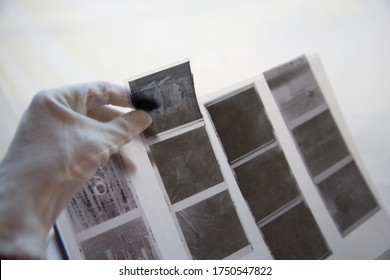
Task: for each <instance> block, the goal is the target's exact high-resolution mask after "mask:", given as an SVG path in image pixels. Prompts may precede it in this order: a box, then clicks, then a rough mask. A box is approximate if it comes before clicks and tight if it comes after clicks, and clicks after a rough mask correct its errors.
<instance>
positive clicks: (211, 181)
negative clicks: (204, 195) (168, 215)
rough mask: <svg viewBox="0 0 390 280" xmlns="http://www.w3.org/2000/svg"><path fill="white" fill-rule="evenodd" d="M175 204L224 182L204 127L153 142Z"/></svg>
mask: <svg viewBox="0 0 390 280" xmlns="http://www.w3.org/2000/svg"><path fill="white" fill-rule="evenodd" d="M150 150H151V153H152V156H153V158H154V160H155V162H156V165H157V168H158V170H159V173H160V175H161V178H162V181H163V182H164V186H165V188H166V191H167V194H168V196H169V199H170V201H171V203H172V204H174V203H176V202H179V201H181V200H183V199H185V198H188V197H190V196H192V195H194V194H196V193H198V192H201V191H203V190H205V189H207V188H210V187H212V186H215V185H217V184H219V183H221V182H223V177H222V174H221V170H220V168H219V165H218V162H217V160H216V158H215V155H214V152H213V149H212V147H211V144H210V141H209V138H208V136H207V133H206V130H205V128H204V127H200V128H197V129H194V130H191V131H189V132H186V133H183V134H180V135H178V136H176V137H173V138H170V139H167V140H165V141H162V142H159V143H156V144H154V145H151V146H150Z"/></svg>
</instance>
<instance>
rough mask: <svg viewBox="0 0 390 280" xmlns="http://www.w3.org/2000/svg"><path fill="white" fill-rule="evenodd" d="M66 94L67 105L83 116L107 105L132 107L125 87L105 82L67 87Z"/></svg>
mask: <svg viewBox="0 0 390 280" xmlns="http://www.w3.org/2000/svg"><path fill="white" fill-rule="evenodd" d="M66 93H67V94H65V99H66V101H67V103H68V105H69V106H70V107H71V108H73V109H74V110H76V111H78V112H81V113H83V114H86V112H87V111H88V110H91V109H94V108H99V107H101V106H104V105H108V104H111V105H116V106H121V107H133V105H132V104H131V101H130V99H129V90H128V89H127V88H126V87H124V86H120V85H116V84H113V83H109V82H105V81H101V82H92V83H85V84H79V85H74V86H68V87H67V88H66Z"/></svg>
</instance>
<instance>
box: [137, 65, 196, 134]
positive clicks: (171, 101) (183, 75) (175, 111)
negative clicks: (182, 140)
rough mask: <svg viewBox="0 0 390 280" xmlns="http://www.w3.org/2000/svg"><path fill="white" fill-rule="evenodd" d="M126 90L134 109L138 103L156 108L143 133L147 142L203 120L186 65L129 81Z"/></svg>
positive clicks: (191, 78)
mask: <svg viewBox="0 0 390 280" xmlns="http://www.w3.org/2000/svg"><path fill="white" fill-rule="evenodd" d="M129 86H130V91H131V93H130V98H131V100H132V101H133V103H134V104H135V107H137V102H138V101H137V100H145V99H146V100H151V101H153V103H155V104H158V107H157V108H156V109H155V110H154V111H152V112H150V113H149V114H150V116H151V117H152V119H153V122H152V124H151V125H150V127H149V128H147V129H146V130H145V131H144V135H145V137H147V138H148V137H150V136H153V135H156V134H158V133H161V132H164V131H167V130H170V129H172V128H175V127H178V126H181V125H184V124H187V123H190V122H193V121H196V120H199V119H201V118H202V115H201V113H200V110H199V107H198V101H197V99H196V95H195V88H194V81H193V77H192V73H191V69H190V64H189V62H185V63H182V64H180V65H177V66H174V67H171V68H168V69H164V70H162V71H159V72H156V73H153V74H151V75H148V76H145V77H142V78H139V79H136V80H134V81H130V82H129Z"/></svg>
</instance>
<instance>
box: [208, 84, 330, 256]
mask: <svg viewBox="0 0 390 280" xmlns="http://www.w3.org/2000/svg"><path fill="white" fill-rule="evenodd" d="M206 109H207V110H208V112H209V114H210V117H211V119H212V122H213V124H214V128H215V130H216V133H217V134H218V135H219V136H220V137H219V139H220V141H221V144H222V146H223V148H224V150H225V154H226V156H227V158H228V159H229V161H230V167H231V169H232V171H233V173H234V175H235V178H236V181H237V184H238V186H239V188H240V191H241V193H242V195H243V197H244V199H245V200H246V201H247V204H248V206H249V208H250V210H251V212H252V215H253V218H254V220H255V222H256V224H257V226H258V228H259V230H260V232H261V233H262V235H263V236H264V237H265V241H266V243H267V246H268V248H269V250H270V252H271V254H272V255H273V256H274V258H275V259H320V258H324V257H325V256H328V255H330V254H331V252H330V250H329V248H328V246H327V243H326V241H325V239H324V237H323V235H322V233H321V231H320V228H319V227H318V225H317V223H316V221H315V219H314V217H313V216H312V215H311V212H310V210H309V209H308V208H306V212H308V213H309V214H307V215H306V216H305V219H300V218H299V217H298V218H297V219H295V220H292V221H291V223H283V224H280V225H279V226H275V224H278V223H277V220H278V219H279V217H280V216H281V215H293V214H292V213H293V211H294V209H295V207H294V206H296V205H297V204H304V200H303V197H302V196H301V194H300V191H299V189H298V186H297V183H296V180H295V178H294V176H293V175H292V172H291V170H290V167H289V165H288V163H287V160H286V158H285V156H284V153H283V151H282V149H281V147H280V145H279V143H278V140H277V139H276V137H275V135H274V133H273V129H272V125H271V123H270V122H269V120H268V117H267V114H266V111H265V109H264V106H263V104H262V102H261V100H260V96H259V95H258V93H257V89H256V88H255V86H254V85H253V86H250V87H249V88H248V87H247V88H243V89H241V90H238V91H237V92H233V93H232V94H228V95H226V96H223V97H221V98H220V99H218V100H216V101H213V102H211V103H209V104H206ZM227 112H228V113H227ZM226 115H228V116H226ZM247 122H249V125H248V123H247ZM230 131H233V132H234V133H230ZM241 145H242V147H241ZM232 151H235V153H234V156H233V157H232V156H231V154H232ZM231 159H236V160H233V161H232V160H231ZM306 223H310V225H311V226H310V227H308V226H306ZM269 232H272V234H270V238H268V237H269V236H268V235H267V234H268V233H269ZM286 232H288V233H291V235H290V236H291V243H292V244H295V245H294V246H291V247H287V246H286V243H285V233H286ZM302 238H304V239H305V240H304V242H302V240H301V239H302ZM294 239H299V240H294ZM317 248H318V250H319V251H316V249H317ZM301 252H305V253H301Z"/></svg>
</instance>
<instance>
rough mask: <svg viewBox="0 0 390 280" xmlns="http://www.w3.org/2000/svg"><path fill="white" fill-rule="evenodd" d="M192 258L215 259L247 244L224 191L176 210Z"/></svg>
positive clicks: (230, 201)
mask: <svg viewBox="0 0 390 280" xmlns="http://www.w3.org/2000/svg"><path fill="white" fill-rule="evenodd" d="M176 216H177V219H178V221H179V224H180V227H181V229H182V231H183V235H184V237H185V239H186V242H187V245H188V247H189V250H190V252H191V255H192V258H193V259H195V260H218V259H223V258H226V257H228V256H229V255H231V254H233V253H234V252H236V251H238V250H240V249H241V248H243V247H245V246H247V245H248V244H249V242H248V240H247V238H246V235H245V232H244V230H243V229H242V227H241V224H240V220H239V219H238V216H237V213H236V210H235V208H234V204H233V201H232V200H231V198H230V195H229V193H228V191H227V190H226V191H223V192H220V193H218V194H216V195H214V196H212V197H209V198H207V199H205V200H203V201H201V202H199V203H197V204H195V205H192V206H190V207H188V208H186V209H183V210H181V211H179V212H177V213H176Z"/></svg>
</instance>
